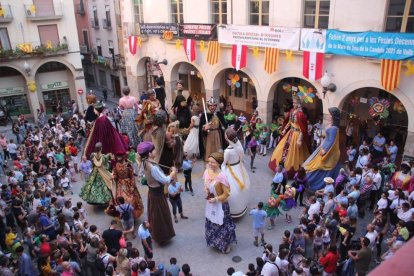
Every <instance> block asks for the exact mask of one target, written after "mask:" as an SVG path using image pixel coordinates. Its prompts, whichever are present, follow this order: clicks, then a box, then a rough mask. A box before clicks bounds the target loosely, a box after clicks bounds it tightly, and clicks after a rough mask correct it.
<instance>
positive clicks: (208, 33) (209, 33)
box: [179, 24, 217, 41]
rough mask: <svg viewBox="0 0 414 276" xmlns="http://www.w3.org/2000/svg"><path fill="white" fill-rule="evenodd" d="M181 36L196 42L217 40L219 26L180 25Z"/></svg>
mask: <svg viewBox="0 0 414 276" xmlns="http://www.w3.org/2000/svg"><path fill="white" fill-rule="evenodd" d="M179 36H180V37H185V38H192V39H196V40H207V41H210V40H217V25H215V24H180V32H179Z"/></svg>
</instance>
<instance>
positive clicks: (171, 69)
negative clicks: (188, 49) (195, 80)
mask: <svg viewBox="0 0 414 276" xmlns="http://www.w3.org/2000/svg"><path fill="white" fill-rule="evenodd" d="M181 63H187V64H190V65H192V66H194V67H195V68H196V69H197V71H198V72H200V74H201V76H202V77H203V81H204V86H205V87H206V88H207V87H209V86H208V79H207V77H206V76H207V75H206V73H205V71H204V70H203V68H202V67H201V66H200V65H198V64H196V63H191V62H188V60H186V59H183V58H177V59H175V60H173V61H171V66H164V68H165V75H164V78H165V81H169V82H175V81H177V79H176V78H175V77H174V76H175V75H177V76H178V74H177V72H178V68H179V67H180V64H181Z"/></svg>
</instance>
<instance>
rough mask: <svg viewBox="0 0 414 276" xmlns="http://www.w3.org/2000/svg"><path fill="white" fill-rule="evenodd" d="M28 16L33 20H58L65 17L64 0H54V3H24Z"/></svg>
mask: <svg viewBox="0 0 414 276" xmlns="http://www.w3.org/2000/svg"><path fill="white" fill-rule="evenodd" d="M24 10H25V12H26V17H27V18H28V19H29V20H31V21H44V20H58V19H62V17H63V9H62V2H61V1H60V0H53V2H52V5H46V4H38V5H35V4H31V5H24Z"/></svg>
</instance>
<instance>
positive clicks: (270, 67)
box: [264, 48, 279, 74]
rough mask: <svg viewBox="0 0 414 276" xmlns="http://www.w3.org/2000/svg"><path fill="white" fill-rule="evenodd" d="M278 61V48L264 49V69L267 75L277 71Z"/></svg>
mask: <svg viewBox="0 0 414 276" xmlns="http://www.w3.org/2000/svg"><path fill="white" fill-rule="evenodd" d="M278 61H279V49H278V48H266V49H265V59H264V69H265V71H266V72H267V73H268V74H272V73H273V72H275V71H276V70H277V63H278Z"/></svg>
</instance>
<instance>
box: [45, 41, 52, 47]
mask: <svg viewBox="0 0 414 276" xmlns="http://www.w3.org/2000/svg"><path fill="white" fill-rule="evenodd" d="M52 48H53V45H52V41H50V40H48V41H47V42H46V49H52Z"/></svg>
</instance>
